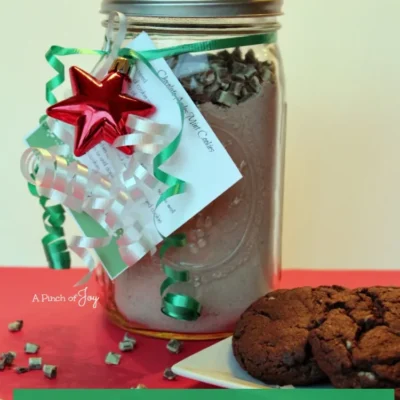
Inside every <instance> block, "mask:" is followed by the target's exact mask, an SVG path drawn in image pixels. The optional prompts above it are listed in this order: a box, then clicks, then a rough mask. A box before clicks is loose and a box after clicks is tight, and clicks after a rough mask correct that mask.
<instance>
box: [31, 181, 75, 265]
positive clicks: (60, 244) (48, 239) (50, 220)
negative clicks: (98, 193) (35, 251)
mask: <svg viewBox="0 0 400 400" xmlns="http://www.w3.org/2000/svg"><path fill="white" fill-rule="evenodd" d="M28 188H29V191H30V193H31V194H32V195H33V196H35V197H39V203H40V205H41V206H42V207H43V208H44V213H43V217H42V218H43V223H44V227H45V229H46V231H47V235H46V236H45V237H44V238H43V239H42V244H43V249H44V253H45V255H46V258H47V262H48V264H49V267H50V268H52V269H69V268H70V267H71V257H70V254H69V251H68V246H67V242H66V241H65V239H64V229H63V227H62V226H63V224H64V221H65V210H64V208H63V207H62V206H61V205H55V206H47V205H46V203H47V202H48V199H47V198H46V197H43V196H40V195H39V193H38V191H37V188H36V186H35V185H33V184H32V183H28Z"/></svg>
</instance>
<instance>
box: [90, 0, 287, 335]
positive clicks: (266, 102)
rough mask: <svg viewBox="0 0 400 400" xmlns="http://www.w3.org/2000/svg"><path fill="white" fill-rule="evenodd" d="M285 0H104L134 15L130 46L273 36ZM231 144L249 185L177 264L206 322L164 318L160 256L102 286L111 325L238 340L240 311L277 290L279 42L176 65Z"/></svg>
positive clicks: (197, 223)
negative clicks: (140, 37) (141, 36)
mask: <svg viewBox="0 0 400 400" xmlns="http://www.w3.org/2000/svg"><path fill="white" fill-rule="evenodd" d="M281 6H282V0H218V1H216V0H204V1H199V0H174V1H169V0H162V1H161V0H140V1H139V0H132V1H120V0H103V4H102V12H103V13H105V14H107V13H110V12H112V11H119V12H122V13H124V14H125V15H126V16H127V17H128V34H127V36H126V38H125V41H124V43H123V47H125V46H126V45H127V44H128V43H129V42H130V41H131V40H132V39H133V38H134V37H135V36H136V35H137V34H138V33H140V32H142V31H146V32H147V33H148V34H149V35H150V37H151V39H152V40H153V42H154V44H155V46H156V47H157V48H164V47H170V46H176V45H183V44H187V43H196V42H200V41H206V40H212V39H221V38H228V37H237V36H245V35H252V34H256V33H266V32H273V31H277V30H278V29H279V27H280V26H279V24H278V22H277V16H278V15H280V13H281ZM167 62H168V63H169V65H170V67H171V68H172V69H173V71H174V73H175V74H176V75H177V77H178V78H179V80H180V82H181V83H182V85H183V86H184V88H185V89H186V90H187V92H188V93H189V95H190V96H191V98H192V100H193V101H194V102H195V103H196V105H197V106H198V108H199V110H200V111H201V113H202V114H203V116H204V117H205V119H206V120H207V121H208V123H209V124H210V126H211V127H212V129H213V130H214V132H215V134H216V135H217V137H218V138H219V140H220V141H221V142H222V143H223V145H224V146H225V148H226V150H227V151H228V153H229V154H230V156H231V158H232V159H233V161H234V162H235V163H236V165H237V167H238V168H239V169H240V171H241V173H242V175H243V179H241V180H240V181H239V182H238V183H237V184H235V185H234V186H233V187H232V188H230V189H229V190H228V191H227V192H225V193H224V194H223V195H221V196H220V197H219V198H218V199H216V200H215V201H214V202H213V203H211V204H210V205H209V206H207V207H206V208H205V209H204V210H202V211H201V212H200V213H199V214H198V215H196V216H195V217H194V218H192V219H191V220H190V221H188V222H187V223H186V224H185V225H184V226H183V227H181V229H179V232H183V233H186V235H187V238H188V245H186V246H185V247H183V248H180V249H174V250H171V251H170V252H168V254H167V256H166V259H167V261H168V265H170V266H173V267H175V268H176V269H178V270H179V269H182V268H183V269H185V270H189V271H190V274H191V280H190V282H188V283H185V284H179V285H175V286H174V287H172V289H173V291H174V292H179V293H184V294H188V295H190V296H192V297H194V298H195V299H197V300H198V301H199V302H200V303H201V304H202V306H203V311H202V314H201V316H200V318H199V319H198V320H196V321H191V322H189V321H180V320H176V319H172V318H169V317H167V316H165V315H163V314H162V313H161V312H160V304H161V299H160V292H159V290H160V285H161V283H162V282H163V280H164V279H165V275H164V273H163V271H162V270H161V265H160V259H159V257H157V255H155V256H153V257H151V256H150V255H148V256H146V257H145V258H144V259H142V260H141V261H139V262H138V263H137V264H135V265H134V266H132V267H131V268H129V269H128V270H126V271H125V272H124V273H123V274H122V275H120V276H119V277H118V278H117V279H115V280H114V281H113V282H111V281H110V280H109V279H108V277H107V275H106V274H105V273H103V272H102V269H101V268H100V267H99V268H98V274H97V280H98V282H99V284H100V287H101V295H102V299H103V304H104V306H105V309H106V311H107V314H108V316H109V317H110V319H111V320H112V321H113V322H114V323H116V324H117V325H119V326H120V327H122V328H124V329H125V330H128V331H132V332H140V333H143V334H146V335H152V336H156V337H164V338H169V337H175V338H185V339H191V340H195V339H207V338H220V337H225V336H228V335H229V334H230V333H231V332H232V329H233V326H234V324H235V322H236V320H237V319H238V317H239V316H240V314H241V313H242V312H243V311H244V310H245V309H246V308H247V307H248V306H249V305H250V304H251V303H252V302H253V301H254V300H256V299H257V298H258V297H260V296H262V295H263V294H265V293H266V292H268V291H270V290H272V289H274V288H275V285H276V283H277V281H278V279H279V274H280V263H281V258H280V253H281V220H282V189H283V167H284V147H285V118H286V103H285V94H284V77H283V70H282V61H281V57H280V53H279V49H278V45H277V43H273V44H265V45H264V44H263V45H255V46H247V47H242V48H231V49H226V50H222V51H221V50H218V51H213V52H208V53H196V54H190V55H188V54H184V55H182V56H179V57H172V58H170V59H167ZM210 178H211V179H212V177H210Z"/></svg>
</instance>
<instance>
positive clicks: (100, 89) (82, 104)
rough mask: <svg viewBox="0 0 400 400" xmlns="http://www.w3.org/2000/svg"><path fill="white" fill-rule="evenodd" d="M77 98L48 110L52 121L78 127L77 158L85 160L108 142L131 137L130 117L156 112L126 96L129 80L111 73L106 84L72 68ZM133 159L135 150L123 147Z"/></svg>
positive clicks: (131, 147)
mask: <svg viewBox="0 0 400 400" xmlns="http://www.w3.org/2000/svg"><path fill="white" fill-rule="evenodd" d="M70 77H71V85H72V91H73V94H74V95H73V96H72V97H70V98H68V99H66V100H63V101H60V102H59V103H57V104H55V105H53V106H51V107H49V108H48V109H47V115H48V116H49V117H52V118H55V119H58V120H60V121H63V122H65V123H67V124H71V125H75V126H76V129H75V132H76V133H75V144H74V154H75V156H76V157H81V156H83V155H84V154H86V153H87V152H88V151H89V150H90V149H92V148H93V147H95V146H96V145H98V144H99V143H100V142H102V141H105V142H107V143H109V144H113V143H114V141H115V139H116V138H117V137H119V136H122V135H125V134H127V131H126V120H127V118H128V116H129V115H130V114H134V115H137V116H139V117H143V118H145V117H148V116H150V115H152V114H153V113H154V112H155V111H156V108H155V107H154V106H153V105H152V104H149V103H146V102H145V101H142V100H139V99H137V98H135V97H131V96H128V95H126V94H124V91H125V90H126V89H127V86H128V85H129V83H130V79H129V76H128V75H127V74H123V73H120V72H110V73H109V74H108V75H107V76H106V77H105V78H104V79H103V80H102V81H99V80H97V79H96V78H94V77H93V76H92V75H90V74H89V73H87V72H86V71H83V70H82V69H80V68H78V67H71V68H70ZM119 150H121V151H122V152H123V153H125V154H128V155H132V154H133V152H134V148H133V146H125V147H119Z"/></svg>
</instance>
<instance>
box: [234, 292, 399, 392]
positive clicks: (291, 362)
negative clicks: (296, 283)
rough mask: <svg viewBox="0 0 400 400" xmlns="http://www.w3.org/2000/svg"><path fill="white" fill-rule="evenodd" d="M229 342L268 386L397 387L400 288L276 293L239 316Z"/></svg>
mask: <svg viewBox="0 0 400 400" xmlns="http://www.w3.org/2000/svg"><path fill="white" fill-rule="evenodd" d="M232 343H233V352H234V355H235V357H236V359H237V361H238V362H239V364H240V365H241V367H242V368H243V369H245V370H246V371H247V372H248V373H249V374H250V375H252V376H253V377H255V378H257V379H260V380H261V381H263V382H266V383H268V384H274V385H295V386H296V385H297V386H305V385H313V384H317V383H322V382H325V381H328V380H329V381H330V382H331V383H332V385H333V386H335V387H337V388H400V288H398V287H371V288H359V289H355V290H349V289H345V288H343V287H339V286H330V287H327V286H321V287H318V288H311V287H302V288H297V289H292V290H277V291H275V292H271V293H269V294H267V295H266V296H264V297H262V298H261V299H259V300H257V301H256V302H255V303H254V304H252V305H251V306H250V307H249V308H248V309H247V310H246V311H245V312H244V314H243V315H242V316H241V318H240V320H239V321H238V323H237V326H236V329H235V333H234V336H233V341H232ZM396 399H400V392H398V391H396Z"/></svg>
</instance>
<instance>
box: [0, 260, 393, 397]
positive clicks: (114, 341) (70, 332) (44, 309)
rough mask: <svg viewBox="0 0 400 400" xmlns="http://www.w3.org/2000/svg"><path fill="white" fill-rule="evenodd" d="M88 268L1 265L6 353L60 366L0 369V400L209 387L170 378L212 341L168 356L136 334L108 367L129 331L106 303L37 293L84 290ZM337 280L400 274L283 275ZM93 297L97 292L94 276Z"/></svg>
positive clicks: (363, 281) (297, 282)
mask: <svg viewBox="0 0 400 400" xmlns="http://www.w3.org/2000/svg"><path fill="white" fill-rule="evenodd" d="M83 274H84V271H83V270H82V269H76V270H69V271H53V270H49V269H47V268H0V282H1V286H0V287H1V289H0V352H6V351H15V352H16V353H17V358H16V362H15V364H16V365H17V366H26V365H27V361H28V355H25V354H24V352H23V349H24V344H25V343H26V342H31V343H36V344H38V345H40V346H41V348H40V351H39V354H38V356H40V357H42V358H43V362H44V363H46V364H54V365H57V366H58V376H57V378H56V379H54V380H49V379H46V378H45V377H44V376H43V373H42V371H31V372H28V373H26V374H22V375H18V374H16V373H15V372H14V371H13V370H11V369H10V370H5V371H0V399H3V400H11V399H12V391H13V389H15V388H58V389H61V388H109V389H112V388H131V387H134V386H136V385H137V384H139V383H142V384H144V385H146V386H147V387H148V388H175V389H176V388H206V387H209V386H207V385H205V384H201V383H198V382H194V381H191V380H188V379H184V378H180V377H178V378H177V380H176V381H172V382H169V381H166V380H164V379H163V377H162V374H163V371H164V369H165V368H166V367H169V366H172V365H173V364H175V363H176V362H178V361H179V360H181V359H183V358H186V357H187V356H189V355H191V354H193V353H195V352H197V351H199V350H202V349H204V348H205V347H207V346H210V345H211V344H213V343H214V342H212V341H207V342H186V343H185V345H184V350H183V351H182V353H181V354H179V355H173V354H170V353H169V352H168V351H167V350H166V349H165V345H166V342H165V341H164V340H159V339H152V338H146V337H141V336H136V339H137V348H136V349H135V350H134V351H133V352H132V353H124V354H123V356H122V359H121V363H120V365H119V366H109V365H105V364H104V358H105V355H106V354H107V353H108V352H109V351H116V352H118V342H119V341H120V340H121V339H122V337H123V332H122V331H121V330H120V329H118V328H116V327H114V326H112V325H111V324H110V323H108V322H107V321H106V319H105V317H104V314H103V312H102V310H101V307H100V306H98V307H97V308H93V307H92V305H89V304H87V305H85V306H83V307H79V306H78V305H77V304H76V303H74V302H68V301H65V302H58V303H54V302H53V303H52V302H35V301H33V299H34V296H35V295H38V297H39V298H40V297H41V295H42V294H48V295H52V296H57V295H62V296H64V297H65V298H68V297H69V296H71V295H73V294H75V293H76V292H77V291H78V290H79V289H80V288H79V289H78V288H74V287H73V285H74V284H75V283H76V282H77V281H78V280H79V279H80V278H81V277H82V275H83ZM322 284H326V285H332V284H339V285H343V286H348V287H356V286H371V285H396V286H397V285H399V284H400V272H398V271H396V272H394V271H393V272H389V271H368V272H367V271H323V272H320V271H304V270H302V271H294V270H292V271H291V270H287V271H285V272H284V273H283V277H282V282H281V287H286V288H289V287H295V286H304V285H310V286H317V285H322ZM87 286H88V295H97V288H96V283H95V281H94V279H93V280H92V281H91V282H89V283H88V285H87ZM17 319H22V320H23V321H24V327H23V329H22V331H21V332H17V333H11V332H9V331H8V329H7V325H8V323H9V322H11V321H14V320H17Z"/></svg>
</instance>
